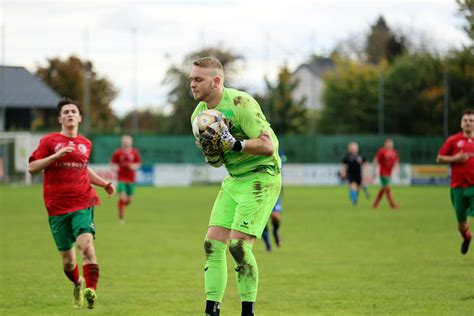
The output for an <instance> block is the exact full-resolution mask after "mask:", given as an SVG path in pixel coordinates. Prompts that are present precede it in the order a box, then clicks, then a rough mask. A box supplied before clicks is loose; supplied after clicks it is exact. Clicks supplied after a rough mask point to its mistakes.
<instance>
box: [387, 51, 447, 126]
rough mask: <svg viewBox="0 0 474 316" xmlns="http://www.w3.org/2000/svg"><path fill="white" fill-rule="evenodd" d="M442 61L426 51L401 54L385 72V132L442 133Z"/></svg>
mask: <svg viewBox="0 0 474 316" xmlns="http://www.w3.org/2000/svg"><path fill="white" fill-rule="evenodd" d="M443 96H444V88H443V64H442V60H441V59H440V58H439V57H437V56H433V55H431V54H428V53H424V54H411V55H408V54H407V55H404V56H402V57H400V58H397V60H396V61H395V62H394V63H393V64H392V65H391V66H390V67H389V69H388V70H387V72H386V74H385V102H384V103H385V109H384V112H385V117H386V120H385V132H387V133H397V134H407V135H442V130H443Z"/></svg>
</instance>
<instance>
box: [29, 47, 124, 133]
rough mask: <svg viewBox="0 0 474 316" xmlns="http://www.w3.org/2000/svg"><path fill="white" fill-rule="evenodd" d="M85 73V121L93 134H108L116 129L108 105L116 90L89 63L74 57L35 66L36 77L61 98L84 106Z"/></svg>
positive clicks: (114, 120)
mask: <svg viewBox="0 0 474 316" xmlns="http://www.w3.org/2000/svg"><path fill="white" fill-rule="evenodd" d="M85 69H88V70H89V71H88V74H89V91H90V106H89V122H90V127H91V129H93V130H95V131H100V130H104V131H110V130H111V129H113V128H116V127H117V121H118V120H117V117H116V116H115V114H114V113H113V111H112V109H111V107H110V104H111V102H112V101H113V99H114V98H115V97H116V96H117V90H116V89H115V87H114V86H113V84H112V83H111V82H110V81H109V80H108V79H106V78H105V77H100V76H99V75H98V74H97V73H96V72H95V71H94V67H93V64H92V62H90V61H82V60H81V59H79V58H78V57H76V56H70V57H69V58H67V59H65V60H61V59H59V58H52V59H48V62H47V65H46V66H44V67H41V66H38V68H37V70H36V75H37V76H38V77H39V78H41V79H42V80H43V81H44V82H45V83H46V84H48V85H49V86H50V87H51V88H52V89H53V90H55V91H56V92H57V93H58V94H60V95H61V96H63V97H68V98H71V99H74V100H77V101H79V102H80V103H81V104H82V105H84V70H85Z"/></svg>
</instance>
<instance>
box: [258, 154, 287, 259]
mask: <svg viewBox="0 0 474 316" xmlns="http://www.w3.org/2000/svg"><path fill="white" fill-rule="evenodd" d="M278 154H279V155H280V159H281V165H282V170H283V164H284V163H285V162H286V161H287V157H286V156H285V155H284V154H283V151H282V150H279V151H278ZM282 198H283V186H282V188H281V191H280V196H279V197H278V200H277V202H276V204H275V206H273V209H272V213H271V214H270V221H271V222H272V235H273V238H274V239H275V244H276V245H277V247H280V245H281V238H280V233H279V229H280V225H281V211H282V210H283V206H282V203H281V201H282ZM262 240H263V242H264V243H265V249H267V251H271V250H272V243H271V241H270V235H269V233H268V224H267V225H265V228H264V229H263V233H262Z"/></svg>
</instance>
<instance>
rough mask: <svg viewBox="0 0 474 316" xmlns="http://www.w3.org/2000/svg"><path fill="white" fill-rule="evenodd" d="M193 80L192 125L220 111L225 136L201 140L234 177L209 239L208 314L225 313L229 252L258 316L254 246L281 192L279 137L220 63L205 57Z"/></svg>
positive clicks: (244, 298)
mask: <svg viewBox="0 0 474 316" xmlns="http://www.w3.org/2000/svg"><path fill="white" fill-rule="evenodd" d="M189 79H190V82H191V83H190V86H191V90H192V93H193V96H194V99H195V100H196V101H200V102H199V104H198V105H197V106H196V109H195V110H194V112H193V114H192V117H191V122H192V121H193V120H194V118H195V117H196V116H197V115H198V114H199V113H200V112H202V111H204V110H207V109H215V110H218V111H220V112H222V113H223V114H224V116H225V117H226V120H228V124H229V125H226V124H221V129H222V130H221V132H219V133H217V132H216V133H211V131H206V132H205V133H204V134H203V135H202V136H201V137H200V138H199V139H198V143H199V145H200V147H201V148H202V150H203V153H204V155H205V156H206V161H207V162H208V164H210V165H212V166H214V167H219V166H221V165H222V164H224V165H225V167H226V169H227V172H228V173H229V175H228V176H227V177H226V178H225V179H224V180H223V182H222V185H221V189H220V191H219V194H218V196H217V198H216V200H215V202H214V206H213V208H212V212H211V218H210V220H209V225H208V230H207V234H206V238H205V241H204V250H205V254H206V263H205V268H204V271H205V272H204V283H205V291H206V310H205V314H206V315H211V316H216V315H219V313H220V304H221V302H222V298H223V295H224V291H225V288H226V284H227V263H226V252H227V249H228V250H229V251H230V253H231V255H232V257H233V259H234V262H235V271H236V277H237V285H238V289H239V293H240V299H241V302H242V314H241V315H243V316H250V315H254V308H255V301H256V298H257V288H258V280H259V277H258V267H257V261H256V258H255V256H254V254H253V250H252V247H253V244H254V242H255V239H256V238H260V237H261V235H262V232H263V229H264V228H265V225H266V223H267V221H268V218H269V216H270V213H271V211H272V208H273V206H274V205H275V203H276V201H277V199H278V196H279V194H280V189H281V175H280V169H281V162H280V157H279V156H278V139H277V138H276V136H275V133H274V132H273V130H272V129H271V127H270V124H269V123H268V122H267V120H266V119H265V116H264V115H263V113H262V110H261V108H260V106H259V105H258V103H257V102H256V101H255V100H254V99H253V98H252V97H251V96H250V95H248V94H247V93H245V92H242V91H238V90H235V89H229V88H225V87H224V72H223V67H222V64H221V63H220V62H219V60H217V59H216V58H213V57H205V58H200V59H198V60H196V61H194V63H193V67H192V70H191V73H190V76H189Z"/></svg>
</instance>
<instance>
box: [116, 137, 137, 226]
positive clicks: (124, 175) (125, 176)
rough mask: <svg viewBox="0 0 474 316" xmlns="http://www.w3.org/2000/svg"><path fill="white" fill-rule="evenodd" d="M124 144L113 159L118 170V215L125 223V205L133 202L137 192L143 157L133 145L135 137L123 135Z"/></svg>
mask: <svg viewBox="0 0 474 316" xmlns="http://www.w3.org/2000/svg"><path fill="white" fill-rule="evenodd" d="M121 143H122V146H121V148H119V149H117V150H116V151H115V152H114V153H113V155H112V159H111V164H112V167H113V169H114V170H116V171H117V179H118V192H119V193H120V197H119V201H118V217H119V221H120V223H122V224H124V223H125V207H126V206H127V205H129V204H130V203H131V202H132V197H133V194H134V192H135V177H136V170H138V169H139V168H140V166H141V162H142V160H141V157H140V153H139V152H138V150H137V149H136V148H134V147H132V145H133V138H132V137H131V136H129V135H124V136H122V140H121Z"/></svg>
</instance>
